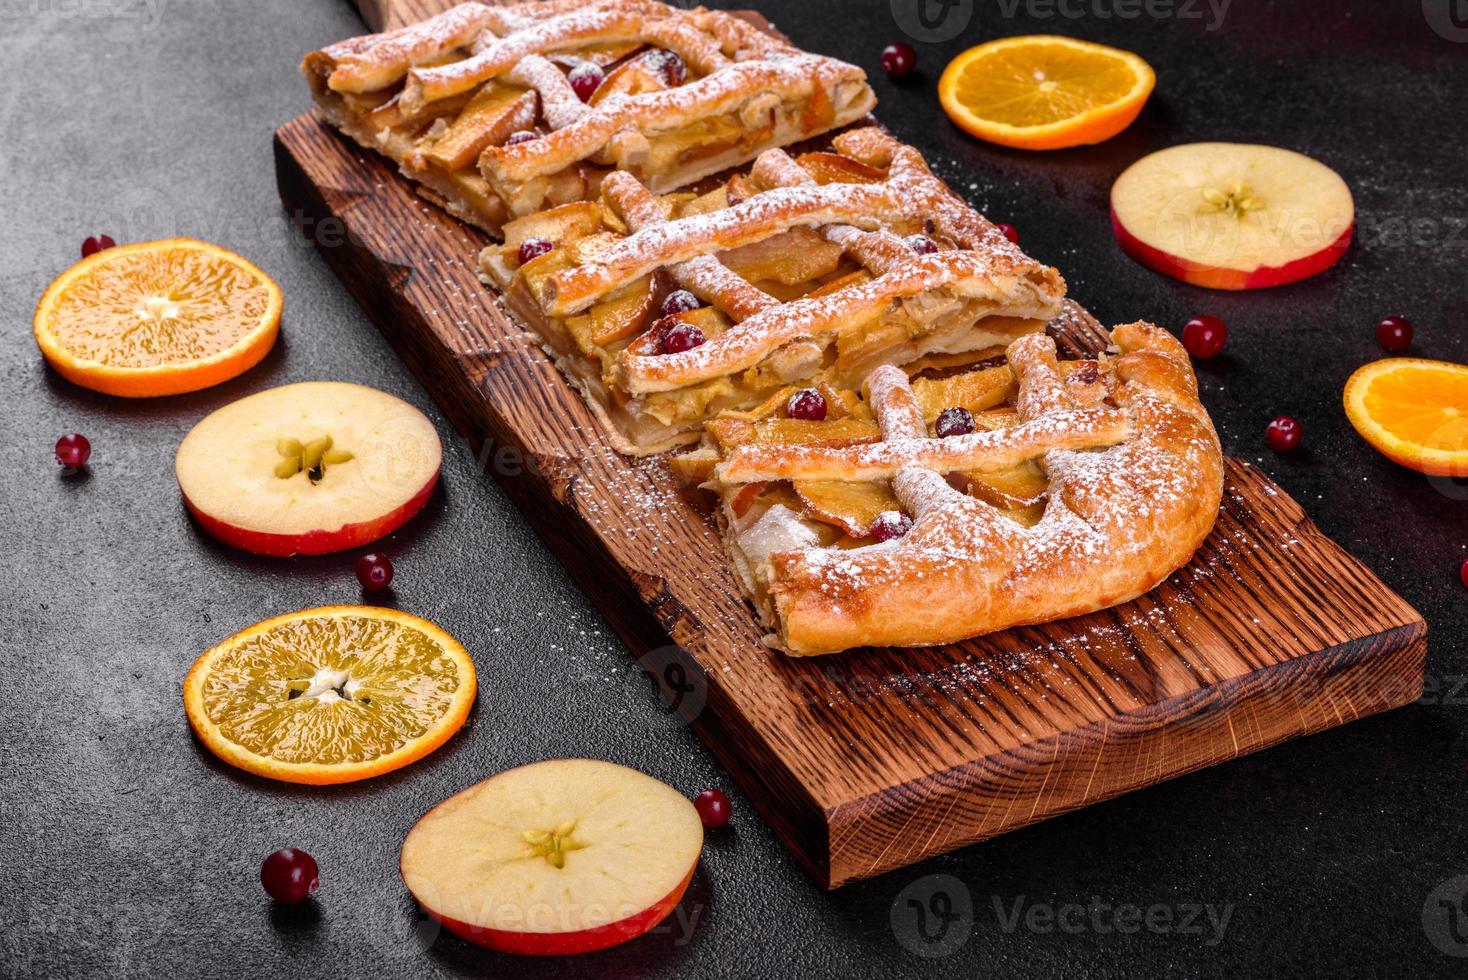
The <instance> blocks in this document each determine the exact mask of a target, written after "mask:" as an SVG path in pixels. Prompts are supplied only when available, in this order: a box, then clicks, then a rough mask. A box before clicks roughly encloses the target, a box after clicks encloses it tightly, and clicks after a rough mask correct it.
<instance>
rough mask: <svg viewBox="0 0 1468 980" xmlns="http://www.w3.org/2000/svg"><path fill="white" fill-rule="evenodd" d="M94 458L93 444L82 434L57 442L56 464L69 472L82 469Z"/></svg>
mask: <svg viewBox="0 0 1468 980" xmlns="http://www.w3.org/2000/svg"><path fill="white" fill-rule="evenodd" d="M91 458H92V444H91V443H90V442H88V441H87V437H86V436H84V435H82V434H81V433H80V432H73V433H72V434H71V435H69V436H62V437H61V438H60V439H57V440H56V462H58V463H60V464H61V465H62V466H65V467H66V468H67V469H69V470H75V469H80V468H81V467H83V466H86V465H87V460H89V459H91Z"/></svg>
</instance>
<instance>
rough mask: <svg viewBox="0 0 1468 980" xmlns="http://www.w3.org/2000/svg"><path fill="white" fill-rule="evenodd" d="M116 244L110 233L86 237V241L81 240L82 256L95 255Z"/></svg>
mask: <svg viewBox="0 0 1468 980" xmlns="http://www.w3.org/2000/svg"><path fill="white" fill-rule="evenodd" d="M116 244H117V243H116V242H114V241H113V240H112V236H110V235H97V236H96V237H88V238H87V240H86V241H84V242H82V258H86V257H87V256H89V255H96V254H97V253H98V252H101V251H103V250H104V249H109V248H112V247H114V246H115V245H116Z"/></svg>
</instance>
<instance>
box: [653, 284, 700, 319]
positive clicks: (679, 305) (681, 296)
mask: <svg viewBox="0 0 1468 980" xmlns="http://www.w3.org/2000/svg"><path fill="white" fill-rule="evenodd" d="M700 305H702V304H700V303H699V302H698V297H697V296H695V295H693V294H692V293H690V292H689V291H688V290H686V289H675V290H673V291H672V292H671V293H669V294H668V296H667V298H666V299H664V300H663V305H662V314H663V316H674V315H676V314H678V313H689V312H691V311H693V310H696V309H698V308H699V306H700Z"/></svg>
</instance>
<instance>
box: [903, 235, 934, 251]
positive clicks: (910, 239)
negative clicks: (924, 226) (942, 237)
mask: <svg viewBox="0 0 1468 980" xmlns="http://www.w3.org/2000/svg"><path fill="white" fill-rule="evenodd" d="M906 241H907V247H908V248H910V249H912V250H913V251H914V252H916V253H917V254H919V255H932V254H933V253H934V252H936V251H938V243H937V242H935V241H933V240H932V239H931V238H929V237H928V236H927V235H908V236H907V238H906Z"/></svg>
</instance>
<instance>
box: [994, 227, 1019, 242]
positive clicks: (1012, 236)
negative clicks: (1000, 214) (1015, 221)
mask: <svg viewBox="0 0 1468 980" xmlns="http://www.w3.org/2000/svg"><path fill="white" fill-rule="evenodd" d="M994 227H995V228H998V229H999V234H1001V235H1003V236H1004V237H1005V238H1007V239H1009V240H1010V241H1011V242H1014V244H1016V245H1018V244H1019V229H1018V228H1016V227H1015V226H1014V225H1006V224H997V225H995V226H994Z"/></svg>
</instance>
